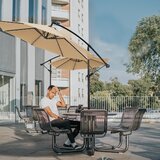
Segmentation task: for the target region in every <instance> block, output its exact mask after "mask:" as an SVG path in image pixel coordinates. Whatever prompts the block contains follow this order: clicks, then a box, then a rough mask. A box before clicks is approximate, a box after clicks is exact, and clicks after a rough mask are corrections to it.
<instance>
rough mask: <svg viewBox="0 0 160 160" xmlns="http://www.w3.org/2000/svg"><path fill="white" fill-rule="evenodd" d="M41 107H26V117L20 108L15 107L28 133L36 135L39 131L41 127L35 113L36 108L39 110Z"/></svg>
mask: <svg viewBox="0 0 160 160" xmlns="http://www.w3.org/2000/svg"><path fill="white" fill-rule="evenodd" d="M38 107H39V106H27V107H25V113H24V115H22V114H21V112H20V110H19V108H18V107H17V106H15V111H16V113H17V114H18V116H19V118H20V119H21V120H23V121H24V125H25V130H26V132H28V133H34V132H38V131H39V127H38V124H37V121H38V119H37V116H36V114H35V112H34V108H38Z"/></svg>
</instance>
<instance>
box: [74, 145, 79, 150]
mask: <svg viewBox="0 0 160 160" xmlns="http://www.w3.org/2000/svg"><path fill="white" fill-rule="evenodd" d="M73 148H74V149H76V150H77V149H80V148H81V146H78V145H77V144H76V145H75V146H74V147H73Z"/></svg>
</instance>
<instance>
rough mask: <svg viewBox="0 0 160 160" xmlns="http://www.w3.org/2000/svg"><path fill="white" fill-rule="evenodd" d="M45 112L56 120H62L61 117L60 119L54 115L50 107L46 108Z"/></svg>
mask: <svg viewBox="0 0 160 160" xmlns="http://www.w3.org/2000/svg"><path fill="white" fill-rule="evenodd" d="M44 110H45V112H46V113H47V114H48V115H49V116H50V117H52V118H56V119H58V118H61V117H59V116H58V115H56V114H55V113H53V112H52V111H51V109H50V107H45V108H44Z"/></svg>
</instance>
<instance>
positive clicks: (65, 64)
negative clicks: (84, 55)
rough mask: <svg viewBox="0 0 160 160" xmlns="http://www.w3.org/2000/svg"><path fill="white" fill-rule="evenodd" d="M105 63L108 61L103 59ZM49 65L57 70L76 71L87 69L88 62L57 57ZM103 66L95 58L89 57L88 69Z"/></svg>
mask: <svg viewBox="0 0 160 160" xmlns="http://www.w3.org/2000/svg"><path fill="white" fill-rule="evenodd" d="M104 61H105V62H106V63H107V62H108V59H104ZM51 65H52V66H53V67H55V68H57V69H65V70H77V69H88V61H85V60H80V59H76V58H74V59H73V58H67V57H58V58H56V59H54V60H52V62H51ZM102 65H104V63H103V62H102V61H101V60H100V59H99V58H97V57H94V56H92V57H90V59H89V69H94V68H97V67H100V66H102Z"/></svg>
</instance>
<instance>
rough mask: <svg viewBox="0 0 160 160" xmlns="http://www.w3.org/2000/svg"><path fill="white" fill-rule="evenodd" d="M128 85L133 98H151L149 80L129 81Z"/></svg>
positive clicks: (151, 92) (151, 91) (150, 83)
mask: <svg viewBox="0 0 160 160" xmlns="http://www.w3.org/2000/svg"><path fill="white" fill-rule="evenodd" d="M128 85H129V86H130V88H131V90H132V92H133V96H153V90H152V87H153V86H152V82H151V79H150V78H141V79H139V80H129V81H128Z"/></svg>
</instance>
